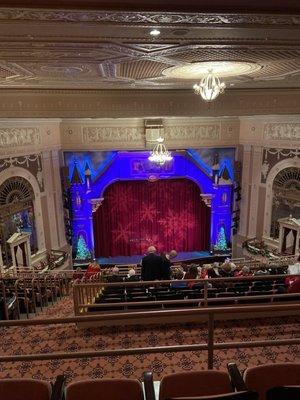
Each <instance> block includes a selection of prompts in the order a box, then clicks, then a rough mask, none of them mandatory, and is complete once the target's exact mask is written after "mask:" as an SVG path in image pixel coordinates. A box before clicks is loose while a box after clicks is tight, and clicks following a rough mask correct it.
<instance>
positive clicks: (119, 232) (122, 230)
mask: <svg viewBox="0 0 300 400" xmlns="http://www.w3.org/2000/svg"><path fill="white" fill-rule="evenodd" d="M112 232H113V235H114V240H115V241H116V242H125V243H128V241H129V238H130V236H131V235H132V230H131V224H127V225H126V226H124V225H121V224H119V225H118V227H117V229H114V230H113V231H112Z"/></svg>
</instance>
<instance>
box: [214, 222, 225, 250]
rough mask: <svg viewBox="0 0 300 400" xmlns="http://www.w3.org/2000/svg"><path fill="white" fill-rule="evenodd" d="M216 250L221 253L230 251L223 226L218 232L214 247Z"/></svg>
mask: <svg viewBox="0 0 300 400" xmlns="http://www.w3.org/2000/svg"><path fill="white" fill-rule="evenodd" d="M214 249H215V250H221V251H226V250H228V247H227V241H226V236H225V229H224V227H223V226H221V228H220V230H219V232H218V237H217V242H216V244H215V246H214Z"/></svg>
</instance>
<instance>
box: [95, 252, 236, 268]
mask: <svg viewBox="0 0 300 400" xmlns="http://www.w3.org/2000/svg"><path fill="white" fill-rule="evenodd" d="M230 256H231V254H222V255H221V256H218V255H215V254H214V255H213V254H211V253H210V252H209V251H190V252H182V253H178V255H177V257H176V258H173V259H172V262H174V263H176V262H181V261H182V262H183V261H185V262H193V261H203V259H207V261H208V262H209V261H210V260H211V261H214V260H216V259H218V258H222V259H224V258H225V257H230ZM143 257H144V255H133V256H117V257H107V258H105V257H100V258H97V262H98V263H99V264H100V265H107V264H113V265H116V264H117V265H128V264H138V263H140V262H141V259H142V258H143Z"/></svg>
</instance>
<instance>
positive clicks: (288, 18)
mask: <svg viewBox="0 0 300 400" xmlns="http://www.w3.org/2000/svg"><path fill="white" fill-rule="evenodd" d="M0 20H28V21H55V22H94V23H123V24H167V25H170V24H176V25H177V24H179V25H182V24H197V25H199V24H205V25H218V26H220V25H221V26H222V25H223V26H226V25H235V24H238V25H240V24H250V25H252V24H254V25H264V26H265V25H278V24H280V25H299V24H300V17H299V15H274V14H273V15H270V14H268V15H262V14H226V13H223V14H220V15H216V14H207V13H205V14H204V13H176V12H159V13H158V12H143V13H141V12H134V11H132V12H124V11H101V10H99V11H98V10H97V11H94V10H92V11H86V10H85V11H82V10H71V11H70V10H40V9H34V8H32V9H25V8H1V9H0Z"/></svg>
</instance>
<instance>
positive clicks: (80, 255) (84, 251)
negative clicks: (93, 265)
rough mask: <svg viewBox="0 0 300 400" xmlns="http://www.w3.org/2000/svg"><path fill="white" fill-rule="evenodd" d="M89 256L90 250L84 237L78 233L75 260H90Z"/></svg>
mask: <svg viewBox="0 0 300 400" xmlns="http://www.w3.org/2000/svg"><path fill="white" fill-rule="evenodd" d="M91 257H92V256H91V252H90V250H89V249H88V247H87V245H86V243H85V240H84V237H83V236H82V235H80V236H79V238H78V242H77V252H76V260H90V259H91Z"/></svg>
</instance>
